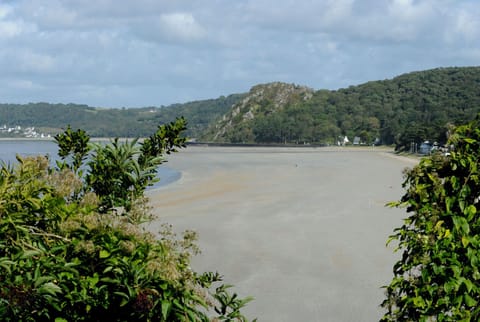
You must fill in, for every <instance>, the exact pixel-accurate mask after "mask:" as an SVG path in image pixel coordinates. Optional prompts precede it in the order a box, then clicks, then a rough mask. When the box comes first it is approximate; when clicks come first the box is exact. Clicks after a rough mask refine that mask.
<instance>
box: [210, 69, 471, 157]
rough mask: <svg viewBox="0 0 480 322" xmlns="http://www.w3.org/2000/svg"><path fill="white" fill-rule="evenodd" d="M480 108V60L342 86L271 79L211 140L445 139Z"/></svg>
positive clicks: (213, 130)
mask: <svg viewBox="0 0 480 322" xmlns="http://www.w3.org/2000/svg"><path fill="white" fill-rule="evenodd" d="M479 112H480V67H463V68H456V67H452V68H437V69H432V70H427V71H421V72H412V73H408V74H403V75H400V76H398V77H395V78H393V79H390V80H383V81H371V82H368V83H365V84H361V85H358V86H350V87H349V88H345V89H339V90H334V91H329V90H317V91H314V90H312V89H308V88H306V87H301V86H297V85H292V84H283V83H271V84H263V85H257V86H255V87H253V88H252V89H251V90H250V92H249V93H248V95H247V96H245V97H244V98H243V100H241V101H239V102H238V103H237V104H235V105H234V106H233V107H232V109H231V110H230V111H229V112H227V113H226V114H225V115H224V116H223V117H222V118H221V119H220V120H219V121H217V122H216V123H214V124H212V125H211V126H210V128H209V129H208V131H207V132H206V133H205V135H204V136H203V137H202V139H203V140H205V141H214V142H231V143H236V142H237V143H238V142H245V143H247V142H248V143H297V144H305V143H307V144H336V143H337V142H338V140H339V138H342V137H344V136H347V137H348V138H350V140H351V139H352V138H354V137H357V138H358V139H360V141H361V142H364V143H365V144H371V143H373V142H377V143H381V144H396V145H397V147H398V148H399V149H402V148H406V147H407V146H409V145H410V143H411V142H422V141H423V140H432V141H438V142H444V141H445V138H446V133H447V131H448V129H449V126H450V125H454V124H461V123H465V122H467V121H469V120H471V119H473V118H474V117H475V116H476V115H477V114H478V113H479Z"/></svg>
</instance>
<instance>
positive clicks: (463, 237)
mask: <svg viewBox="0 0 480 322" xmlns="http://www.w3.org/2000/svg"><path fill="white" fill-rule="evenodd" d="M469 243H470V239H469V238H468V237H465V236H462V245H463V247H467V246H468V244H469Z"/></svg>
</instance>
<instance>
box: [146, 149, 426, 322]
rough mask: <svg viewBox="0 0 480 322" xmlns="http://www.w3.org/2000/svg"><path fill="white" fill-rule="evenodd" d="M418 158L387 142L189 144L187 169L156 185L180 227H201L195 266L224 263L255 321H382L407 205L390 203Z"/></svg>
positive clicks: (161, 207)
mask: <svg viewBox="0 0 480 322" xmlns="http://www.w3.org/2000/svg"><path fill="white" fill-rule="evenodd" d="M416 162H417V161H416V160H412V159H408V158H404V157H398V156H395V155H393V154H391V153H389V152H388V151H385V150H382V149H374V148H366V149H348V148H218V147H189V148H187V149H186V150H183V151H181V152H179V153H177V154H175V155H172V156H170V157H169V162H168V163H167V165H168V167H170V168H172V169H175V170H178V171H181V172H182V177H181V179H180V180H178V181H176V182H174V183H172V184H169V185H167V186H165V187H161V188H159V189H156V190H154V191H150V192H149V197H150V201H151V205H152V206H153V211H154V213H155V214H156V215H158V216H159V219H158V220H157V221H155V222H153V223H151V224H150V226H149V229H150V230H152V231H158V227H159V226H160V225H161V224H162V223H165V222H166V223H169V224H172V225H173V226H174V228H175V230H176V231H179V232H180V231H183V230H185V229H193V230H196V231H197V232H198V233H199V238H200V239H199V246H200V247H201V249H202V254H200V255H198V256H196V257H195V258H194V260H193V262H192V266H193V267H194V269H195V270H197V271H206V270H208V271H218V272H220V273H221V274H222V275H224V278H225V282H226V283H229V284H234V285H235V288H234V291H235V292H237V293H238V294H239V295H240V296H248V295H251V296H253V297H254V298H255V300H254V301H253V302H251V303H250V304H249V305H248V306H247V308H246V309H245V310H244V312H245V313H246V315H247V317H248V318H250V319H251V318H254V317H258V318H259V321H357V322H358V321H375V320H378V319H379V318H380V317H381V316H382V310H381V308H380V307H379V304H380V303H381V301H382V300H383V290H382V289H381V286H382V285H385V284H387V283H388V282H389V281H390V279H391V277H392V266H393V263H394V261H395V259H396V257H397V256H398V255H396V254H394V253H393V249H392V248H393V247H388V248H387V247H386V246H385V242H386V240H387V238H388V236H389V235H390V234H391V233H392V232H393V229H394V228H395V227H398V226H399V225H400V224H401V223H402V221H401V219H402V218H403V217H404V216H405V212H404V211H403V210H401V209H390V208H386V207H385V204H386V203H387V202H389V201H393V200H397V199H399V198H400V197H401V196H402V194H403V190H402V188H401V183H402V181H403V176H402V170H403V169H404V168H405V167H412V166H413V165H414V164H415V163H416Z"/></svg>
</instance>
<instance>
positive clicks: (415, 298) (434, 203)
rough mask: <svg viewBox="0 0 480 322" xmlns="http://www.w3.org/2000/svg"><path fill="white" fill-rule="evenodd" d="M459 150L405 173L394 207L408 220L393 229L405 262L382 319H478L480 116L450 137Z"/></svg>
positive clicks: (431, 158) (396, 274)
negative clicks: (403, 210)
mask: <svg viewBox="0 0 480 322" xmlns="http://www.w3.org/2000/svg"><path fill="white" fill-rule="evenodd" d="M449 143H450V144H452V145H454V147H455V148H454V151H452V152H451V154H450V155H449V156H448V157H445V156H443V155H441V154H434V155H432V156H429V157H426V158H424V159H422V160H421V161H420V163H419V164H418V165H417V166H415V167H414V168H413V169H411V170H408V171H407V172H406V179H405V182H404V187H405V188H406V193H405V195H404V196H403V197H402V199H401V200H400V201H398V202H395V203H392V205H393V206H401V207H406V210H407V212H408V213H410V215H409V216H408V217H407V218H406V219H405V220H404V224H403V226H401V227H399V228H397V229H395V233H394V235H392V236H391V237H390V240H389V242H390V241H397V242H398V250H401V251H402V257H401V259H400V260H399V261H398V262H397V263H396V264H395V265H394V266H393V274H394V277H393V279H392V281H391V282H390V284H389V285H388V286H386V287H385V288H386V299H385V300H384V301H383V303H382V306H383V307H384V308H386V309H387V313H386V314H385V316H384V317H383V321H437V320H438V321H478V320H479V319H480V283H479V282H480V217H479V216H480V213H479V212H478V211H477V210H478V209H479V206H480V205H479V202H480V201H479V191H480V168H479V165H480V116H478V117H477V118H476V119H475V120H474V121H472V122H470V123H469V124H467V125H464V126H460V127H458V128H457V129H456V131H455V132H454V134H453V135H452V136H451V137H450V140H449Z"/></svg>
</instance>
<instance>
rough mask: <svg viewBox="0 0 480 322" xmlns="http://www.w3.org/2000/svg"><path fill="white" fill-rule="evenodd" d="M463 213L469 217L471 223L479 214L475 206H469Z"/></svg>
mask: <svg viewBox="0 0 480 322" xmlns="http://www.w3.org/2000/svg"><path fill="white" fill-rule="evenodd" d="M463 213H464V214H465V216H467V220H468V221H470V220H472V219H473V217H474V216H475V214H476V213H477V208H476V207H475V206H474V205H469V206H468V207H467V208H465V209H464V210H463Z"/></svg>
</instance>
